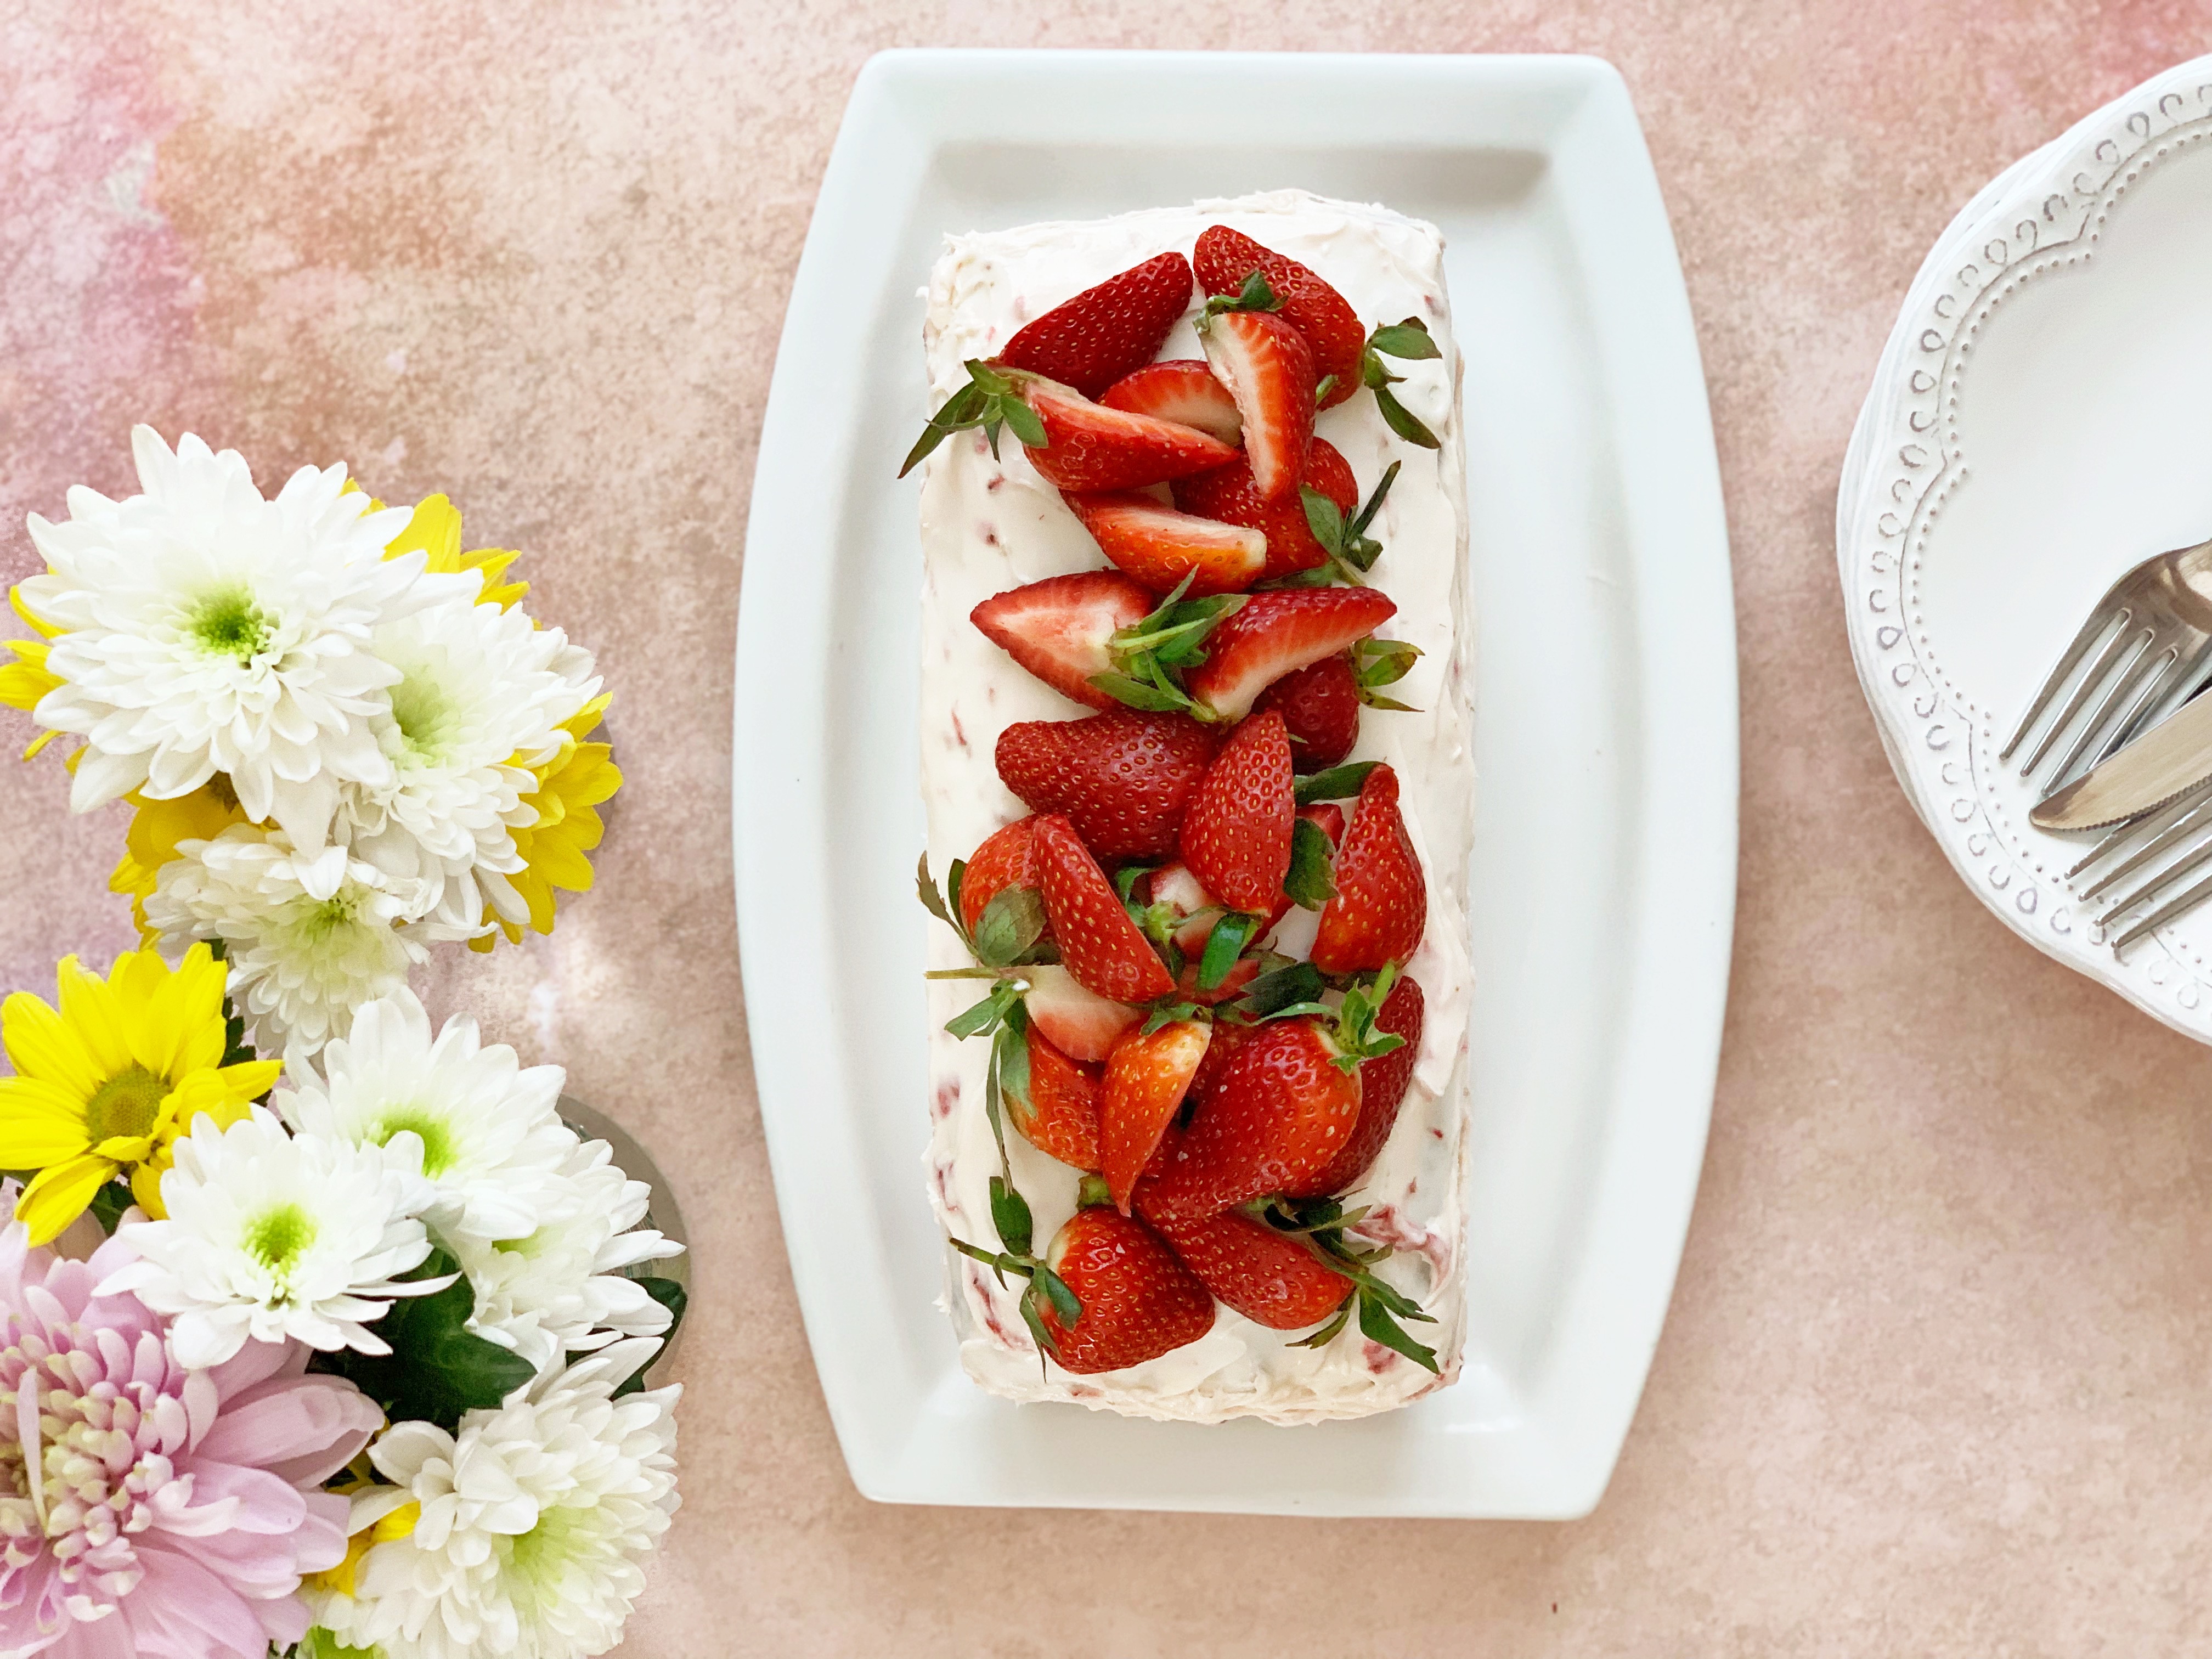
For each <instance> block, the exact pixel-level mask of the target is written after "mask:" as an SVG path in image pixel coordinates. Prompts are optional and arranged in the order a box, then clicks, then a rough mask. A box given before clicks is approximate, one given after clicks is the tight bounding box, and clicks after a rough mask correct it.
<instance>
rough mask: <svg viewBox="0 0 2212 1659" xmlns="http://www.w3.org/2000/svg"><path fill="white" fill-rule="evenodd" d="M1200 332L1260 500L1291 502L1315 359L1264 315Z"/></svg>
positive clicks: (1209, 319)
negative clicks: (1236, 420)
mask: <svg viewBox="0 0 2212 1659" xmlns="http://www.w3.org/2000/svg"><path fill="white" fill-rule="evenodd" d="M1199 331H1200V332H1199V339H1200V343H1203V344H1204V346H1205V348H1206V362H1207V363H1208V364H1209V365H1211V367H1212V369H1213V372H1214V374H1216V375H1217V376H1218V377H1219V379H1220V381H1221V383H1222V385H1224V386H1227V387H1228V388H1229V395H1230V396H1231V397H1232V398H1235V399H1236V400H1237V413H1238V414H1239V415H1241V416H1243V420H1244V454H1245V457H1246V459H1249V461H1250V462H1251V463H1252V482H1253V483H1254V484H1255V486H1256V487H1257V488H1258V489H1259V491H1260V497H1261V500H1262V501H1285V500H1287V501H1296V500H1297V498H1298V482H1299V480H1300V479H1302V478H1304V477H1305V471H1306V452H1307V451H1308V450H1309V449H1310V448H1311V447H1313V417H1314V361H1313V353H1312V352H1311V351H1310V349H1307V346H1306V343H1305V340H1304V337H1302V336H1301V335H1300V334H1299V333H1298V331H1297V329H1295V328H1293V327H1291V325H1290V324H1288V323H1286V322H1285V321H1284V320H1283V319H1281V318H1280V317H1278V316H1275V315H1273V313H1268V312H1265V311H1223V312H1217V313H1212V314H1211V315H1208V316H1205V317H1201V318H1200V319H1199ZM1035 406H1036V405H1035V401H1034V400H1032V401H1031V407H1032V408H1034V407H1035ZM1039 412H1040V413H1042V411H1041V410H1040V411H1039ZM1049 425H1050V423H1049V422H1047V426H1048V429H1049ZM1222 465H1226V463H1225V462H1224V463H1222ZM1189 470H1190V471H1193V472H1197V471H1204V469H1203V468H1200V467H1192V468H1191V469H1189ZM1161 476H1162V477H1182V476H1183V475H1182V474H1181V473H1174V474H1165V473H1164V474H1162V475H1161Z"/></svg>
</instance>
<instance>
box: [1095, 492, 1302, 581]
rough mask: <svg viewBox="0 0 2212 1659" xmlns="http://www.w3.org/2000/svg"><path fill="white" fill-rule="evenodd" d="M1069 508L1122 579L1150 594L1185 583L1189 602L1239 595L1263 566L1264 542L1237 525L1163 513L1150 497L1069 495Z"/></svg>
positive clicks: (1169, 510)
mask: <svg viewBox="0 0 2212 1659" xmlns="http://www.w3.org/2000/svg"><path fill="white" fill-rule="evenodd" d="M1065 499H1066V502H1067V504H1068V506H1070V507H1073V508H1074V509H1075V516H1076V517H1077V518H1079V519H1080V520H1083V527H1084V528H1085V529H1086V530H1088V531H1089V532H1091V535H1092V536H1093V537H1094V538H1097V543H1098V547H1099V550H1100V551H1102V552H1103V553H1104V554H1105V555H1106V556H1107V557H1108V558H1109V559H1110V560H1111V561H1112V562H1114V563H1115V565H1116V566H1117V567H1119V568H1120V569H1121V571H1122V572H1123V574H1126V575H1127V576H1129V577H1131V578H1133V580H1135V581H1137V582H1138V583H1139V585H1140V586H1144V587H1146V588H1148V589H1150V590H1151V591H1152V592H1155V593H1170V592H1174V591H1175V589H1176V586H1177V584H1179V583H1180V582H1182V580H1183V579H1184V578H1185V577H1188V578H1189V579H1190V586H1188V587H1187V588H1184V589H1183V592H1185V593H1186V594H1187V595H1188V597H1190V598H1192V599H1204V598H1205V597H1206V595H1208V594H1211V593H1241V592H1243V591H1244V589H1246V588H1248V587H1249V586H1251V585H1252V584H1253V583H1254V582H1255V581H1256V580H1258V579H1259V576H1260V573H1261V570H1263V569H1264V568H1266V567H1267V537H1266V536H1264V535H1262V534H1261V532H1259V531H1256V530H1248V529H1245V528H1244V527H1243V526H1238V525H1230V524H1216V523H1215V522H1214V521H1213V520H1211V519H1200V518H1194V517H1193V516H1192V515H1191V514H1189V513H1178V512H1176V510H1175V509H1174V508H1173V507H1163V506H1162V505H1161V504H1160V503H1159V502H1158V501H1154V500H1153V499H1152V497H1151V496H1150V495H1137V494H1133V493H1130V492H1127V491H1122V492H1117V493H1115V494H1110V495H1085V494H1079V493H1076V492H1073V491H1071V492H1069V493H1068V494H1067V495H1066V498H1065Z"/></svg>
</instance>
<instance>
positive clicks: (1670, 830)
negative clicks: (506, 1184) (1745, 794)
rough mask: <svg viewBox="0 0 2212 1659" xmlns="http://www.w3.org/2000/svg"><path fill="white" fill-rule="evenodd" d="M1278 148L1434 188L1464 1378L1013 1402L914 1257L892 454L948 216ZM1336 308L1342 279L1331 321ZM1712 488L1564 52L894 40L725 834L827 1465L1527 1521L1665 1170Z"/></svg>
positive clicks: (1570, 1448) (879, 71)
mask: <svg viewBox="0 0 2212 1659" xmlns="http://www.w3.org/2000/svg"><path fill="white" fill-rule="evenodd" d="M1285 185H1298V186H1303V187H1304V188H1307V189H1310V190H1313V191H1319V192H1321V193H1322V194H1324V195H1329V196H1339V197H1350V198H1352V199H1355V200H1362V201H1376V202H1381V203H1383V204H1386V205H1388V206H1390V207H1393V208H1395V209H1397V210H1400V211H1401V212H1405V213H1408V214H1413V215H1415V216H1420V217H1424V218H1427V219H1431V220H1433V221H1434V222H1436V223H1437V224H1438V225H1439V226H1441V227H1442V228H1443V231H1444V233H1445V235H1446V237H1447V239H1448V241H1449V255H1448V270H1449V282H1450V286H1451V307H1452V314H1453V317H1454V320H1455V329H1456V331H1457V334H1458V337H1459V345H1460V349H1461V350H1462V352H1463V353H1464V354H1465V356H1466V358H1467V376H1466V404H1467V410H1466V414H1467V434H1468V486H1469V487H1468V494H1469V500H1470V510H1471V532H1472V534H1471V551H1470V555H1469V556H1470V560H1471V565H1470V570H1469V575H1470V580H1471V582H1472V592H1473V594H1474V606H1475V611H1476V614H1477V618H1478V620H1477V623H1476V626H1477V629H1478V640H1477V647H1476V655H1477V662H1478V665H1479V671H1478V678H1477V686H1476V744H1475V751H1476V765H1477V771H1478V775H1479V781H1478V790H1479V794H1480V811H1479V814H1478V821H1477V829H1476V845H1475V852H1474V862H1473V866H1472V869H1471V872H1470V889H1471V892H1472V895H1473V901H1472V905H1473V917H1472V921H1473V925H1474V951H1475V987H1476V988H1475V1006H1474V1029H1473V1031H1472V1034H1471V1035H1472V1042H1473V1054H1474V1061H1473V1080H1472V1087H1471V1091H1470V1095H1471V1098H1470V1103H1469V1104H1470V1111H1471V1114H1472V1120H1471V1127H1472V1146H1473V1152H1474V1179H1473V1184H1472V1191H1471V1194H1470V1201H1469V1209H1470V1218H1469V1219H1470V1225H1471V1231H1470V1234H1469V1239H1468V1258H1467V1259H1468V1295H1469V1298H1470V1324H1469V1337H1468V1352H1467V1362H1466V1366H1465V1370H1464V1373H1463V1375H1462V1379H1461V1381H1460V1382H1459V1383H1456V1384H1455V1386H1453V1387H1451V1388H1449V1389H1443V1390H1440V1391H1439V1392H1438V1393H1437V1394H1435V1395H1431V1396H1429V1397H1428V1398H1426V1399H1424V1400H1422V1401H1419V1402H1417V1403H1416V1404H1414V1405H1413V1407H1409V1408H1407V1409H1406V1410H1403V1411H1400V1412H1396V1413H1389V1414H1386V1415H1383V1416H1380V1417H1376V1418H1370V1419H1364V1420H1361V1421H1358V1422H1350V1423H1332V1424H1327V1425H1317V1426H1310V1427H1302V1428H1294V1429H1284V1428H1276V1427H1271V1426H1269V1425H1264V1424H1258V1423H1249V1422H1247V1423H1235V1424H1230V1425H1221V1426H1215V1427H1201V1426H1197V1425H1183V1424H1162V1423H1152V1422H1146V1421H1141V1420H1136V1419H1126V1418H1121V1417H1116V1416H1112V1415H1109V1414H1106V1413H1092V1412H1087V1411H1084V1410H1081V1409H1078V1408H1074V1407H1060V1406H1030V1407H1016V1406H1012V1405H1010V1404H1007V1403H1006V1402H1003V1401H998V1400H994V1399H992V1398H990V1397H988V1396H987V1395H984V1394H982V1393H981V1391H980V1390H978V1389H975V1387H973V1386H972V1385H971V1384H970V1383H969V1382H968V1381H967V1380H966V1378H965V1377H964V1376H963V1375H962V1373H961V1370H960V1366H959V1362H958V1358H957V1353H956V1352H955V1347H954V1344H953V1340H952V1336H951V1328H950V1327H949V1325H948V1324H947V1322H946V1321H945V1316H944V1315H943V1314H942V1313H941V1312H940V1311H939V1309H938V1307H937V1305H936V1303H937V1298H938V1296H939V1291H940V1287H941V1285H942V1283H943V1278H944V1267H943V1252H944V1249H945V1245H944V1242H943V1240H942V1239H941V1237H939V1234H938V1232H937V1230H936V1228H935V1226H934V1225H933V1220H932V1218H931V1214H930V1209H929V1205H928V1202H927V1199H926V1198H925V1196H924V1193H923V1171H922V1167H921V1149H922V1147H923V1145H924V1143H925V1141H926V1140H927V1133H928V1116H927V1102H926V1099H925V1084H924V1076H925V1068H924V1042H925V1032H924V1021H923V998H922V990H921V970H922V967H923V939H924V931H923V930H924V927H925V923H926V921H927V918H926V916H925V915H924V913H923V911H922V909H921V906H920V905H919V904H918V903H917V902H915V895H914V877H913V872H914V865H915V857H916V854H917V853H918V851H919V849H920V848H921V842H922V812H921V802H920V799H919V794H918V783H917V778H918V766H919V762H918V744H917V739H916V735H915V706H916V695H917V694H916V680H917V677H918V673H919V666H918V665H919V645H918V641H917V632H916V615H915V596H916V594H917V592H919V587H920V583H921V548H920V542H919V538H918V536H917V532H916V529H915V493H914V487H913V484H912V482H911V481H910V480H909V481H908V482H907V483H898V482H897V481H896V480H895V478H894V477H893V475H894V474H895V473H896V471H897V469H898V463H899V459H900V457H901V456H902V454H903V453H905V451H906V448H907V447H908V444H909V443H911V441H913V438H914V435H915V433H916V432H917V431H918V430H919V429H920V428H921V423H922V422H923V420H924V419H925V417H926V416H927V410H926V409H925V407H924V397H923V391H924V388H923V377H922V371H921V349H920V344H919V334H920V327H921V301H920V300H919V298H917V290H918V289H920V288H921V284H922V283H923V282H924V280H925V279H926V276H927V271H928V269H929V265H930V263H931V261H932V260H933V258H935V256H936V253H937V251H938V247H939V239H940V238H941V237H942V236H943V234H945V233H946V232H950V231H964V230H970V229H993V228H1002V227H1006V226H1012V225H1016V224H1020V223H1024V222H1029V221H1032V220H1041V219H1081V218H1089V217H1093V216H1100V215H1104V214H1110V213H1116V212H1121V211H1124V210H1129V209H1133V208H1139V207H1146V206H1152V205H1160V204H1176V203H1185V202H1188V201H1191V200H1194V199H1196V198H1200V197H1216V196H1233V195H1237V194H1240V193H1243V192H1244V191H1253V190H1261V189H1273V188H1279V187H1281V186H1285ZM1370 320H1372V319H1370ZM1735 807H1736V703H1735V620H1734V609H1733V601H1732V599H1731V594H1730V590H1729V565H1728V543H1727V528H1726V525H1725V522H1724V520H1723V513H1722V507H1721V495H1720V483H1719V476H1718V470H1717V465H1716V462H1715V459H1714V452H1713V443H1712V433H1711V423H1710V421H1709V418H1708V416H1707V412H1706V407H1705V382H1704V377H1703V374H1702V372H1701V369H1700V368H1699V359H1698V350H1697V341H1696V337H1695V334H1694V332H1693V331H1692V325H1691V319H1690V312H1689V306H1688V302H1687V300H1686V295H1685V294H1684V290H1683V286H1682V278H1681V272H1680V267H1679V265H1678V264H1677V263H1676V259H1675V254H1674V240H1673V237H1672V234H1671V233H1670V232H1669V230H1668V224H1667V218H1666V212H1665V209H1664V207H1663V206H1662V203H1661V201H1660V197H1659V190H1658V184H1657V180H1656V178H1655V177H1654V175H1653V173H1652V170H1651V164H1650V158H1649V156H1648V155H1647V154H1646V152H1645V149H1644V140H1643V135H1642V133H1641V131H1640V130H1639V129H1638V125H1637V122H1636V117H1635V113H1634V111H1633V110H1632V107H1631V106H1630V103H1629V100H1628V94H1627V92H1626V88H1625V87H1624V86H1623V85H1622V83H1621V81H1620V76H1618V75H1617V74H1615V73H1614V71H1613V70H1612V69H1611V68H1610V67H1608V66H1607V65H1606V64H1601V63H1599V62H1596V61H1594V60H1590V59H1584V58H1397V57H1366V56H1359V57H1331V56H1320V55H1272V54H1268V55H1252V56H1244V55H1213V54H1200V53H1188V54H1182V53H1176V54H1167V53H1119V52H888V53H884V54H883V55H882V56H879V57H878V58H874V59H873V60H872V61H871V62H870V63H869V64H868V65H867V66H866V69H865V70H863V71H862V73H861V76H860V82H859V84H858V85H857V86H856V88H854V94H853V101H852V104H851V106H850V107H849V108H848V111H847V112H846V116H845V121H844V125H843V127H842V131H840V133H839V135H838V138H837V143H836V150H835V153H834V154H833V155H832V157H831V159H830V163H829V172H828V173H827V175H826V176H825V178H824V179H823V185H822V193H821V197H820V200H819V202H818V204H817V206H816V209H815V215H814V222H813V226H812V228H811V231H810V232H809V234H808V237H807V241H806V248H805V255H804V257H803V258H801V260H800V262H799V275H798V279H797V282H796V284H795V287H794V289H793V295H792V300H791V308H790V312H789V314H788V316H787V319H786V322H785V326H784V332H783V338H782V344H781V349H780V351H779V353H778V356H777V359H776V366H775V381H774V385H773V387H772V389H771V391H770V393H769V405H768V413H767V418H766V423H765V426H764V428H763V433H762V438H761V451H760V460H759V467H758V471H757V476H756V478H755V483H754V494H753V501H752V513H751V520H750V527H749V531H748V536H747V542H746V548H745V557H744V583H743V589H742V593H741V598H740V610H739V618H738V663H737V708H736V730H735V757H734V801H733V812H734V836H735V847H734V851H735V857H736V869H737V898H738V939H739V945H740V949H741V951H742V953H743V957H744V989H745V1005H746V1012H747V1017H748V1023H749V1024H750V1030H751V1034H752V1044H753V1060H754V1068H755V1073H756V1076H757V1080H758V1084H759V1091H760V1101H761V1113H762V1118H763V1126H764V1128H765V1130H766V1134H767V1139H768V1146H769V1158H770V1159H771V1161H772V1163H773V1164H774V1167H775V1184H776V1192H777V1197H778V1200H779V1202H780V1204H781V1209H782V1213H783V1219H784V1224H785V1231H786V1233H787V1239H788V1243H789V1249H790V1254H791V1267H792V1273H793V1279H794V1280H795V1281H796V1283H797V1286H798V1291H799V1303H800V1306H801V1308H802V1310H804V1313H805V1320H806V1328H807V1335H808V1338H809V1340H810V1341H811V1344H812V1347H813V1352H814V1358H815V1364H816V1366H817V1370H819V1372H820V1375H821V1379H822V1387H823V1394H824V1395H825V1396H826V1398H827V1400H828V1401H829V1411H830V1415H831V1417H832V1419H834V1421H835V1423H836V1429H837V1434H838V1438H839V1441H840V1443H842V1447H843V1449H844V1453H845V1458H846V1462H847V1463H848V1467H849V1468H850V1469H851V1472H852V1475H853V1479H854V1483H855V1484H856V1485H857V1486H859V1487H860V1490H861V1492H864V1493H866V1494H867V1495H868V1496H869V1497H871V1498H881V1499H885V1500H890V1501H896V1502H906V1503H932V1504H1059V1505H1085V1506H1097V1507H1116V1508H1145V1509H1175V1510H1247V1511H1254V1512H1263V1513H1276V1514H1311V1515H1408V1516H1521V1517H1532V1518H1534V1517H1559V1518H1565V1517H1569V1516H1576V1515H1579V1514H1582V1513H1583V1512H1585V1511H1587V1510H1589V1508H1591V1507H1592V1506H1593V1505H1594V1504H1595V1503H1596V1502H1597V1500H1598V1498H1599V1496H1600V1495H1601V1493H1602V1492H1603V1491H1604V1489H1605V1484H1606V1481H1607V1477H1608V1476H1609V1475H1610V1474H1611V1472H1612V1469H1613V1462H1614V1459H1615V1458H1616V1457H1617V1455H1619V1452H1620V1444H1621V1442H1622V1439H1623V1437H1625V1436H1626V1432H1627V1430H1628V1425H1629V1420H1630V1419H1631V1418H1632V1415H1633V1414H1634V1412H1635V1408H1636V1401H1637V1398H1638V1394H1639V1393H1640V1392H1641V1390H1642V1388H1643V1385H1644V1374H1645V1372H1646V1370H1648V1368H1649V1366H1650V1358H1651V1353H1652V1350H1653V1347H1654V1346H1655V1345H1656V1342H1657V1340H1658V1336H1659V1329H1660V1326H1661V1323H1662V1320H1663V1319H1664V1317H1665V1315H1666V1310H1667V1302H1668V1295H1669V1293H1670V1291H1671V1290H1672V1288H1673V1284H1674V1271H1675V1267H1676V1263H1677V1261H1679V1259H1680V1251H1681V1243H1682V1237H1683V1233H1684V1231H1685V1229H1686V1226H1687V1224H1688V1220H1689V1215H1690V1208H1691V1204H1692V1200H1693V1198H1694V1197H1695V1194H1696V1191H1697V1182H1698V1171H1699V1164H1700V1163H1701V1161H1702V1159H1703V1156H1704V1149H1705V1128H1706V1122H1707V1119H1708V1116H1709V1114H1710V1111H1711V1097H1712V1085H1713V1075H1714V1068H1715V1065H1716V1062H1717V1054H1718V1049H1719V1043H1720V1030H1721V1018H1722V1012H1723V1004H1724V1002H1725V1000H1726V994H1727V981H1728V963H1729V936H1730V930H1731V926H1732V922H1733V916H1734V908H1735V832H1736V822H1735Z"/></svg>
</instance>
